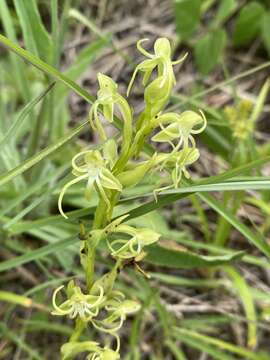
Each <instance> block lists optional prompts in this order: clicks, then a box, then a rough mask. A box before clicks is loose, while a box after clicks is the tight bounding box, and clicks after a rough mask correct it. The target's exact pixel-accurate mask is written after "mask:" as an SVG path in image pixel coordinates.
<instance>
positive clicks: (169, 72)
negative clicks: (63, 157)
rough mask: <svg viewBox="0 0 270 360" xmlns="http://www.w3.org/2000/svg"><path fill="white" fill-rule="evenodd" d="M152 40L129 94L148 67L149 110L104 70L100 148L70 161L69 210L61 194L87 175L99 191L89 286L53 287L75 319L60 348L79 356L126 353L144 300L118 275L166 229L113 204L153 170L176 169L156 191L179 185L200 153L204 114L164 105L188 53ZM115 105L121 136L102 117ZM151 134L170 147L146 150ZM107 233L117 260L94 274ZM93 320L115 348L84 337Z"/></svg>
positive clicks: (64, 311)
mask: <svg viewBox="0 0 270 360" xmlns="http://www.w3.org/2000/svg"><path fill="white" fill-rule="evenodd" d="M146 41H147V39H143V40H140V41H138V43H137V48H138V50H139V51H140V52H141V53H142V54H143V55H144V56H146V58H147V59H146V60H144V61H142V62H141V63H140V64H139V65H137V66H136V68H135V70H134V73H133V75H132V77H131V81H130V84H129V86H128V90H127V95H129V93H130V90H131V88H132V85H133V83H134V81H135V79H136V76H137V74H138V73H142V74H143V80H142V84H143V86H144V87H145V90H144V102H145V107H144V110H143V111H142V112H141V114H140V115H139V116H138V118H137V119H136V120H135V121H134V120H133V110H132V108H131V107H130V105H129V104H128V102H127V100H126V99H125V98H124V97H123V96H122V95H121V94H119V92H118V89H117V88H118V87H117V84H116V83H115V82H114V81H113V80H112V79H111V78H110V77H108V76H106V75H104V74H98V82H99V87H100V90H99V91H98V93H97V99H96V101H95V102H94V103H93V105H92V107H91V109H90V112H89V123H90V126H91V128H92V130H93V131H95V132H97V134H98V135H99V137H100V139H101V140H102V141H103V143H102V145H101V146H100V150H83V151H81V152H79V153H78V154H77V155H75V156H74V158H73V159H72V163H71V164H72V174H73V175H74V178H73V179H72V180H71V181H69V182H68V183H67V184H66V185H65V186H64V187H63V189H62V191H61V193H60V196H59V201H58V206H59V211H60V213H61V214H62V215H63V216H64V217H65V218H68V217H67V215H66V214H65V212H64V211H63V208H62V201H63V197H64V195H65V193H66V191H67V190H68V188H69V187H70V186H72V185H74V184H76V183H78V182H81V181H84V182H85V183H86V186H85V197H86V199H89V198H90V197H91V195H92V193H93V192H94V191H95V192H96V193H97V195H98V197H99V203H98V206H97V208H96V212H95V217H94V221H93V224H92V230H91V231H90V232H89V233H86V232H85V231H84V234H83V236H81V239H82V244H81V249H80V260H81V265H82V267H83V269H84V271H85V280H86V285H85V287H84V288H83V289H82V288H81V287H80V286H78V285H77V284H75V282H74V281H73V280H72V281H70V282H69V283H68V285H67V286H66V288H65V287H64V285H62V286H60V287H59V288H58V289H56V290H55V292H54V294H53V306H54V311H53V312H52V314H53V315H57V316H68V317H69V318H71V319H74V320H75V323H76V325H75V328H74V332H73V335H72V336H71V338H70V340H69V342H67V343H66V344H64V345H63V346H62V348H61V353H62V358H63V359H73V358H75V357H76V356H77V355H78V354H80V353H87V354H88V355H87V359H88V360H114V359H120V354H119V351H120V338H119V335H118V332H119V330H120V329H121V327H122V326H123V324H124V321H125V319H126V317H127V316H128V315H131V314H134V313H136V312H137V311H139V309H140V304H139V303H138V302H137V301H136V300H129V299H126V296H125V295H124V294H123V293H122V292H120V291H118V290H116V289H115V280H116V278H117V275H118V273H119V271H120V270H121V268H122V267H123V266H124V262H125V261H127V260H134V261H135V264H136V262H137V261H140V260H141V259H143V257H144V256H145V255H146V253H147V246H148V245H150V244H154V243H156V242H157V241H158V240H159V238H160V234H158V233H157V232H156V231H154V230H152V229H148V228H136V227H134V226H131V225H127V224H125V221H127V220H128V215H126V216H122V217H118V218H117V219H115V220H112V214H113V209H114V207H115V205H116V204H117V202H118V200H119V198H120V196H121V193H122V191H123V189H125V188H127V187H131V186H135V185H136V184H138V183H139V182H140V181H142V180H143V178H144V177H145V176H146V175H147V174H149V173H150V172H152V173H153V172H156V173H158V174H160V172H164V173H167V174H168V175H169V178H168V177H167V178H162V179H165V181H166V184H165V185H164V186H161V187H159V188H157V189H155V190H154V196H155V198H156V199H157V197H158V196H159V194H160V192H162V191H164V190H166V189H170V188H177V187H179V185H180V182H181V178H182V176H184V177H186V178H189V177H190V175H189V172H188V170H187V167H188V166H190V165H191V164H193V163H194V162H195V161H196V160H197V159H198V158H199V156H200V153H199V150H198V148H197V147H196V142H195V139H194V135H196V134H199V133H201V132H202V131H203V130H204V129H205V127H206V119H205V116H204V114H203V113H202V112H201V111H198V112H194V111H189V110H188V111H184V112H183V113H181V114H177V113H173V112H167V113H166V112H164V111H163V110H164V107H165V106H166V104H167V103H168V101H169V98H170V95H171V92H172V89H173V86H174V85H175V83H176V81H175V75H174V70H173V67H174V65H176V64H179V63H181V62H183V61H184V59H185V58H186V55H185V56H184V57H182V58H181V59H179V60H176V61H172V60H171V46H170V43H169V41H168V40H167V39H166V38H160V39H157V40H156V42H155V44H154V53H153V54H151V53H149V52H147V51H146V50H145V49H144V48H143V47H142V44H143V43H145V42H146ZM153 78H154V79H153ZM116 110H117V111H118V113H119V114H120V115H121V120H122V127H121V130H120V134H119V137H118V138H117V140H116V139H114V138H110V139H108V137H107V134H106V131H105V128H104V125H103V120H106V121H108V122H109V123H113V122H114V119H115V116H116V115H115V111H116ZM149 139H151V140H152V141H153V143H167V144H168V146H167V149H168V151H167V152H160V151H158V149H157V150H156V151H154V152H153V153H152V154H150V155H149V153H148V152H147V154H146V153H145V151H143V150H144V145H145V144H146V143H147V142H148V141H149ZM165 148H166V147H165ZM167 179H170V180H169V182H168V180H167ZM101 241H104V242H105V243H106V244H107V248H108V251H109V253H110V256H111V257H112V258H113V259H114V260H115V265H114V267H113V268H112V270H111V271H109V272H108V273H106V274H105V275H103V276H102V277H100V278H98V279H97V280H95V279H94V265H95V251H96V248H97V247H98V245H99V243H100V242H101ZM142 272H143V271H142ZM64 289H65V296H66V299H65V300H64V301H63V302H62V303H60V302H59V297H60V293H63V291H64ZM87 326H92V327H93V328H95V329H96V330H97V331H100V332H103V333H106V334H108V335H111V336H112V338H115V339H116V341H115V342H116V345H115V348H114V349H112V348H111V347H108V346H104V347H102V346H100V344H99V343H97V342H94V341H80V337H81V334H82V332H83V331H84V330H85V329H86V328H87Z"/></svg>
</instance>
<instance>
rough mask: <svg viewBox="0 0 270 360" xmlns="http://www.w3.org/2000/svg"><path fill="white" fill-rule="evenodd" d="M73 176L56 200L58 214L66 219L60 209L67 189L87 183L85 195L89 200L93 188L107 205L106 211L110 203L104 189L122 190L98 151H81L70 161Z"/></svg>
mask: <svg viewBox="0 0 270 360" xmlns="http://www.w3.org/2000/svg"><path fill="white" fill-rule="evenodd" d="M80 158H82V160H83V162H82V163H81V164H80V165H78V163H77V161H78V160H79V159H80ZM72 167H73V171H72V173H73V175H75V176H76V178H75V179H73V180H71V181H69V182H68V183H67V184H66V185H65V186H64V187H63V189H62V190H61V192H60V195H59V199H58V208H59V211H60V213H61V214H62V215H63V216H64V217H65V218H66V219H67V216H66V215H65V213H64V212H63V209H62V200H63V197H64V195H65V192H66V191H67V189H68V188H69V187H70V186H71V185H74V184H76V183H78V182H80V181H82V180H86V181H87V185H86V191H85V195H86V197H87V198H88V199H89V198H90V196H91V193H92V190H93V188H94V187H95V188H96V190H97V191H98V194H99V196H100V197H101V198H102V199H103V200H104V201H105V203H106V204H107V210H108V211H109V210H110V206H111V205H110V201H109V199H108V197H107V195H106V192H105V190H104V189H109V190H117V191H121V190H122V185H121V183H120V182H119V180H118V179H117V178H116V177H115V176H114V175H113V174H112V172H111V170H110V168H108V167H107V162H106V161H105V160H104V159H103V157H102V156H101V154H100V152H99V151H98V150H86V151H82V152H80V153H79V154H77V155H76V156H74V158H73V159H72Z"/></svg>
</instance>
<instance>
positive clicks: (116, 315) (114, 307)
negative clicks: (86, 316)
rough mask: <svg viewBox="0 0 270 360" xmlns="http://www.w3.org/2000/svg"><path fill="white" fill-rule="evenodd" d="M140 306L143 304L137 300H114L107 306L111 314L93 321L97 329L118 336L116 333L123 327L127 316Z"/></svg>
mask: <svg viewBox="0 0 270 360" xmlns="http://www.w3.org/2000/svg"><path fill="white" fill-rule="evenodd" d="M140 308H141V305H140V304H139V303H138V302H137V301H133V300H124V301H122V302H119V301H118V300H112V301H111V302H108V303H107V304H106V306H105V309H106V310H107V312H108V313H109V315H108V316H107V317H106V318H105V319H103V320H94V319H92V320H91V322H92V324H93V325H94V327H95V328H96V329H98V330H100V331H103V332H106V333H109V334H111V335H115V336H116V337H117V335H116V334H115V333H116V332H117V331H118V330H119V329H120V328H121V327H122V325H123V323H124V321H125V320H126V317H127V316H128V315H131V314H134V313H136V312H137V311H139V310H140Z"/></svg>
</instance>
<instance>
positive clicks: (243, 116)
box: [224, 100, 254, 140]
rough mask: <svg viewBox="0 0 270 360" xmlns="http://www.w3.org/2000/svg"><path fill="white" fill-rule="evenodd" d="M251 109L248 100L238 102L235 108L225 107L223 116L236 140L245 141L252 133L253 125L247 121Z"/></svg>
mask: <svg viewBox="0 0 270 360" xmlns="http://www.w3.org/2000/svg"><path fill="white" fill-rule="evenodd" d="M252 109H253V106H252V103H251V102H250V101H248V100H242V101H240V102H239V103H238V104H237V105H236V106H235V107H233V106H226V107H225V110H224V113H225V116H226V118H227V120H228V122H229V125H230V127H231V129H232V132H233V136H234V137H235V138H236V139H238V140H245V139H247V137H248V136H249V135H250V134H251V133H252V131H253V127H254V124H253V123H252V122H251V121H248V119H249V117H250V114H251V111H252Z"/></svg>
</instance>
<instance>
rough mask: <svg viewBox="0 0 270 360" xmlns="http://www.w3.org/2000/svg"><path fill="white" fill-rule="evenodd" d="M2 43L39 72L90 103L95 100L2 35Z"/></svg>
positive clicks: (0, 40)
mask: <svg viewBox="0 0 270 360" xmlns="http://www.w3.org/2000/svg"><path fill="white" fill-rule="evenodd" d="M0 42H1V43H2V44H3V45H5V46H6V47H7V48H8V49H10V50H12V51H14V52H15V53H16V54H17V55H19V56H20V57H22V58H23V59H24V60H27V61H29V62H30V63H31V64H32V65H34V66H36V67H37V68H38V69H39V70H41V71H43V72H44V73H45V74H48V75H51V76H52V77H54V78H56V79H57V80H60V81H61V82H63V83H64V84H65V85H67V86H68V87H69V88H70V89H71V90H73V91H74V92H75V93H77V94H78V95H80V96H81V97H82V98H84V99H85V100H86V101H88V102H89V103H92V102H93V101H94V100H95V99H94V97H93V96H91V95H90V94H89V93H88V92H87V91H86V90H85V89H83V88H82V87H80V86H79V85H78V84H76V83H75V82H74V81H72V80H70V79H69V78H68V77H67V76H65V75H64V74H62V73H61V72H59V71H58V70H57V69H55V68H54V67H53V66H51V65H48V64H46V63H45V62H44V61H42V60H40V59H39V58H38V57H36V56H35V55H33V54H31V53H30V52H28V51H26V50H24V49H23V48H21V47H20V46H18V45H16V44H14V43H13V42H12V41H10V40H9V39H8V38H6V37H5V36H3V35H1V34H0Z"/></svg>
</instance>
